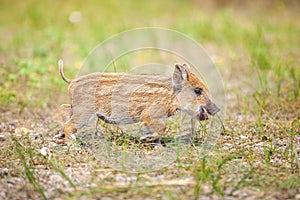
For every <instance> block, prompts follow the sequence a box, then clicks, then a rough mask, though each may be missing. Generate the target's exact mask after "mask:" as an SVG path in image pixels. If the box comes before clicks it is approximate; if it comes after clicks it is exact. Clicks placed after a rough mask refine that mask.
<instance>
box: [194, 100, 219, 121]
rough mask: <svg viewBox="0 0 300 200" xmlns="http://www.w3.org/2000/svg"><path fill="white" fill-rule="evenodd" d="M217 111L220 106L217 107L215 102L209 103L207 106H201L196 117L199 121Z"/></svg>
mask: <svg viewBox="0 0 300 200" xmlns="http://www.w3.org/2000/svg"><path fill="white" fill-rule="evenodd" d="M219 111H220V108H218V107H217V106H216V105H215V104H210V105H208V106H202V107H201V109H200V112H199V114H198V115H197V117H198V119H199V120H200V121H203V120H208V116H209V115H215V114H216V113H218V112H219Z"/></svg>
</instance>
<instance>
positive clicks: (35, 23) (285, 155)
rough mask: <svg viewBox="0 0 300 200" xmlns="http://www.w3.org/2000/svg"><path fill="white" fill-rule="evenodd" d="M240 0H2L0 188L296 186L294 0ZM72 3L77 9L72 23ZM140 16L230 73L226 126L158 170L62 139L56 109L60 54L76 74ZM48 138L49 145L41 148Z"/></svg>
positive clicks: (76, 194) (299, 73) (269, 190)
mask: <svg viewBox="0 0 300 200" xmlns="http://www.w3.org/2000/svg"><path fill="white" fill-rule="evenodd" d="M270 2H271V4H268V3H270ZM245 4H246V6H245V5H244V6H243V5H236V4H226V5H225V6H221V4H220V2H219V4H216V5H214V6H211V5H209V4H208V3H205V2H202V1H151V2H147V3H146V2H140V1H134V0H132V1H127V3H126V4H123V5H122V6H121V7H120V5H119V2H118V1H105V2H100V1H99V2H98V1H90V2H88V3H82V2H81V1H74V2H72V3H68V2H61V1H33V0H29V1H26V2H22V3H20V2H18V3H17V2H15V3H13V4H12V2H11V1H1V2H0V27H1V28H0V33H1V35H2V37H1V38H0V111H1V113H2V114H1V116H0V148H1V151H0V177H1V181H0V188H1V189H0V198H3V199H5V198H6V199H15V198H23V199H24V198H25V199H26V198H27V199H28V198H33V199H53V198H56V197H58V198H63V199H79V198H84V197H86V198H97V197H110V198H118V199H124V198H129V199H144V198H145V197H150V198H157V199H161V198H166V199H197V198H200V197H203V196H208V197H211V198H214V197H215V198H221V199H222V198H227V197H233V198H238V199H244V198H245V197H248V196H250V197H254V198H261V199H264V198H268V197H271V198H291V199H292V198H295V197H296V195H297V194H298V195H299V193H300V191H299V188H300V182H299V180H300V172H299V165H300V164H299V162H300V160H299V158H300V157H299V156H300V155H299V153H300V152H299V146H300V142H299V141H300V140H299V138H300V127H299V124H300V117H299V116H300V112H299V111H300V68H299V65H300V63H299V46H300V40H299V36H298V35H299V32H300V24H299V22H298V21H297V20H296V19H298V18H299V4H297V2H296V1H290V2H287V1H263V4H262V6H257V7H255V6H251V5H252V4H250V3H247V1H245ZM12 5H14V6H12ZM268 5H269V6H268ZM270 5H271V6H270ZM142 8H143V9H142ZM162 8H163V9H162ZM261 8H263V9H261ZM76 10H79V11H80V12H81V14H82V20H81V21H80V22H78V23H71V22H70V21H69V16H70V13H71V12H72V11H76ZM147 26H155V27H163V28H170V29H175V30H177V31H179V32H182V33H184V34H186V35H188V36H189V37H191V38H193V39H194V40H196V41H197V42H199V43H201V44H202V45H203V47H204V48H205V49H206V50H207V52H208V54H209V55H210V56H211V57H212V58H213V60H214V63H215V64H216V66H217V68H218V70H219V71H220V73H221V75H222V77H223V79H224V80H223V81H224V83H225V90H226V101H227V102H226V103H227V115H226V117H225V121H224V128H225V130H224V131H223V133H222V135H221V137H220V138H219V140H218V142H217V144H216V146H215V147H214V149H213V150H212V151H211V153H210V154H209V155H208V156H206V157H203V158H202V159H200V160H199V159H197V158H195V157H193V154H192V150H191V151H188V152H187V153H186V154H183V155H182V156H179V157H178V156H177V158H176V162H174V163H173V164H171V165H170V166H168V167H166V168H162V169H161V170H158V171H155V172H149V173H140V174H139V173H137V174H132V173H123V172H118V171H115V170H113V169H110V168H107V167H106V163H105V162H104V161H103V160H100V159H96V158H95V157H94V155H93V152H91V151H90V150H89V149H88V148H86V147H84V146H82V145H80V143H79V144H78V143H73V144H72V145H69V146H67V145H66V141H65V140H63V139H60V138H59V137H57V135H59V133H60V130H61V126H60V123H59V122H57V120H56V118H55V114H54V113H55V111H54V110H55V109H56V108H57V107H58V106H59V105H60V104H61V103H66V102H68V101H69V100H68V98H67V95H66V91H67V85H66V84H65V83H64V82H63V81H62V80H61V78H60V77H59V74H58V70H57V60H58V59H60V58H63V59H64V61H65V74H67V76H68V77H75V76H76V73H77V70H78V67H79V66H80V65H81V64H82V63H83V61H84V59H85V57H86V56H87V55H88V54H89V52H90V51H91V50H92V49H93V48H94V47H95V46H96V45H97V44H99V43H100V42H102V41H104V40H105V39H107V38H108V37H110V36H112V35H114V34H117V33H119V32H121V31H125V30H128V29H132V28H139V27H147ZM149 55H151V52H150V53H149V54H147V55H146V56H148V57H147V59H149ZM134 56H135V55H134ZM139 56H141V55H138V54H136V56H135V57H133V58H132V59H131V58H130V59H128V58H126V57H124V58H123V60H122V59H121V60H120V62H116V63H113V71H116V70H117V71H125V70H126V67H127V66H126V65H125V64H127V65H128V64H129V65H130V64H131V63H133V62H134V59H136V58H139V59H140V57H139ZM142 56H143V55H142ZM150 58H151V56H150ZM141 59H142V58H141ZM54 97H55V98H54ZM119 140H120V141H119ZM121 140H122V137H120V138H118V141H117V142H119V143H120V144H124V145H129V144H128V141H127V139H125V140H124V141H121ZM43 147H47V148H48V149H49V150H50V151H49V152H48V154H47V155H46V156H44V155H42V154H41V153H40V150H41V149H42V148H43ZM50 154H51V156H50Z"/></svg>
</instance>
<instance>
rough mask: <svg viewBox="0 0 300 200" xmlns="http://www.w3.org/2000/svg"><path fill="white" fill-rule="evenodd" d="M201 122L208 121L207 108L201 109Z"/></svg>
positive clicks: (199, 115) (199, 117)
mask: <svg viewBox="0 0 300 200" xmlns="http://www.w3.org/2000/svg"><path fill="white" fill-rule="evenodd" d="M197 117H198V119H199V120H200V121H203V120H208V112H207V110H206V109H205V108H203V107H201V110H200V113H199V114H198V115H197Z"/></svg>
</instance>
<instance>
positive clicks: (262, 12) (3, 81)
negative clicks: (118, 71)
mask: <svg viewBox="0 0 300 200" xmlns="http://www.w3.org/2000/svg"><path fill="white" fill-rule="evenodd" d="M299 24H300V22H299V2H298V1H279V0H274V1H272V0H265V1H258V0H256V1H233V0H232V1H230V0H220V1H217V0H215V1H209V2H207V1H201V0H186V1H184V0H166V1H159V0H153V1H138V0H128V1H114V0H112V1H92V0H89V1H85V2H83V1H59V0H46V1H34V0H28V1H8V0H7V1H5V0H1V1H0V34H1V38H0V44H1V45H0V76H1V78H0V95H1V96H0V107H1V109H3V110H7V109H10V108H11V107H14V108H19V109H21V110H22V109H23V108H24V107H28V106H29V107H30V106H33V107H34V108H40V107H47V106H50V105H51V103H53V98H50V97H51V96H53V95H55V94H56V93H59V92H62V91H66V84H65V83H64V82H63V81H61V79H60V76H59V75H58V70H57V60H58V59H59V58H63V59H64V61H65V65H66V67H65V73H66V74H67V75H68V77H74V76H75V75H76V73H77V70H78V67H80V65H81V64H82V62H83V60H84V58H85V57H86V56H87V55H88V54H89V52H90V51H91V50H92V49H93V48H94V47H95V46H96V45H97V44H99V43H100V42H102V41H104V40H105V39H107V38H109V37H110V36H112V35H114V34H117V33H120V32H122V31H125V30H128V29H133V28H140V27H147V26H154V27H163V28H169V29H174V30H177V31H180V32H182V33H183V34H186V35H187V36H190V37H191V38H193V39H195V40H196V41H197V42H199V43H200V44H202V45H203V47H204V48H205V49H208V53H209V55H210V56H212V57H215V58H216V59H215V60H214V61H215V63H216V64H217V66H218V68H219V70H220V72H221V74H222V75H223V76H224V79H225V82H228V81H231V80H232V79H231V77H232V76H239V75H238V74H233V72H235V73H237V72H238V73H241V76H242V74H244V75H246V76H247V74H253V72H255V71H256V69H259V70H260V72H259V73H260V74H259V76H260V77H259V79H260V83H259V88H255V90H259V89H266V88H267V89H270V88H273V89H274V90H273V92H274V94H275V95H281V90H282V87H284V88H285V89H284V93H285V94H284V95H286V98H288V99H294V100H295V99H297V98H298V96H299V77H300V75H299V46H300V42H299V32H300V30H299V29H300V25H299ZM237 70H238V71H237ZM270 81H271V82H270ZM54 103H55V102H54Z"/></svg>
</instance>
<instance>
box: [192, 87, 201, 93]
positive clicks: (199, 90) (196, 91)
mask: <svg viewBox="0 0 300 200" xmlns="http://www.w3.org/2000/svg"><path fill="white" fill-rule="evenodd" d="M194 91H195V93H196V94H197V95H201V94H202V92H203V90H202V89H201V88H199V87H196V88H195V90H194Z"/></svg>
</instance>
